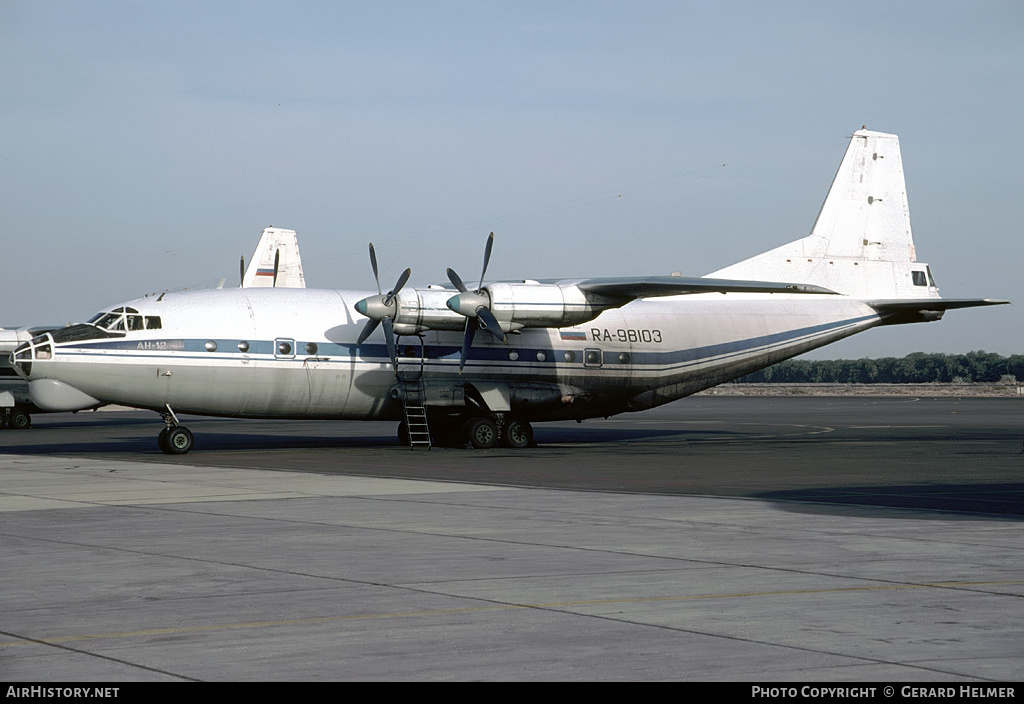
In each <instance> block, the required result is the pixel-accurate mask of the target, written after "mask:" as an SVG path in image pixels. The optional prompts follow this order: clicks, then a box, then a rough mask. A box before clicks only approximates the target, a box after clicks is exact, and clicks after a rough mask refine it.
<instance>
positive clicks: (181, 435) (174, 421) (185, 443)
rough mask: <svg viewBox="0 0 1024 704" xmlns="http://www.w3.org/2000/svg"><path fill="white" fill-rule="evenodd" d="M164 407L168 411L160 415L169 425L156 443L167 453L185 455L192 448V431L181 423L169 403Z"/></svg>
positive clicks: (161, 432) (162, 431)
mask: <svg viewBox="0 0 1024 704" xmlns="http://www.w3.org/2000/svg"><path fill="white" fill-rule="evenodd" d="M164 408H166V409H167V411H166V412H165V413H161V414H160V415H161V416H163V419H164V423H166V424H167V425H166V426H165V427H164V429H163V430H161V431H160V434H159V435H158V436H157V438H156V444H157V446H158V447H159V448H160V449H161V450H162V451H163V452H164V453H165V454H168V455H184V454H185V453H186V452H188V451H189V450H191V449H192V431H191V430H189V429H188V428H186V427H185V426H184V425H181V424H180V423H179V421H178V417H177V416H176V415H174V411H172V410H171V407H170V406H169V405H166V406H164Z"/></svg>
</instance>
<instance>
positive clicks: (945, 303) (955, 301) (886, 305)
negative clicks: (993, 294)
mask: <svg viewBox="0 0 1024 704" xmlns="http://www.w3.org/2000/svg"><path fill="white" fill-rule="evenodd" d="M1008 303H1009V301H1004V300H1001V299H998V298H894V299H891V300H883V301H868V305H869V306H871V307H872V308H874V309H875V310H877V311H878V312H879V313H905V312H916V311H926V310H927V311H945V310H953V309H955V308H975V307H977V306H1001V305H1004V304H1008Z"/></svg>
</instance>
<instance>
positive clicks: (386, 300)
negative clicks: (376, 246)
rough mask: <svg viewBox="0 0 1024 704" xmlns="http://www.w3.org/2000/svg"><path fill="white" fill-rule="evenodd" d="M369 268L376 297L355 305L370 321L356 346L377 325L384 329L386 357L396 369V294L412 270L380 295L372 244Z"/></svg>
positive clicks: (404, 273)
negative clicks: (374, 284) (375, 289)
mask: <svg viewBox="0 0 1024 704" xmlns="http://www.w3.org/2000/svg"><path fill="white" fill-rule="evenodd" d="M370 266H372V267H373V278H374V280H375V281H376V282H377V295H376V296H370V297H369V298H364V299H362V300H361V301H358V302H357V303H356V310H357V311H359V312H360V313H362V314H363V315H365V316H366V317H367V318H369V319H370V320H369V321H368V322H367V323H366V326H365V327H363V331H362V332H361V333H359V339H358V340H356V345H361V344H363V343H364V342H366V338H368V337H369V336H370V335H371V334H373V331H374V330H376V329H377V326H378V325H382V326H383V327H384V341H385V342H386V343H387V346H388V356H389V357H390V358H391V365H392V366H393V367H394V368H395V369H396V370H397V369H398V351H397V349H396V348H395V327H394V318H395V316H397V315H398V292H399V291H401V290H402V287H403V286H405V283H406V282H407V281H408V280H409V276H410V275H411V274H412V269H406V270H405V271H403V272H402V274H401V275H400V276H399V277H398V281H397V282H395V285H394V286H393V287H392V289H391V290H390V291H388V292H387V293H386V294H384V293H381V289H380V276H379V275H378V273H377V254H376V252H374V251H373V242H371V243H370Z"/></svg>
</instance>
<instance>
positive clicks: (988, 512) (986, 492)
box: [751, 482, 1024, 521]
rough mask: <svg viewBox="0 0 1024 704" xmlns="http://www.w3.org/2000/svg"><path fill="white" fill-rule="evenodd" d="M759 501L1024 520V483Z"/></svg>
mask: <svg viewBox="0 0 1024 704" xmlns="http://www.w3.org/2000/svg"><path fill="white" fill-rule="evenodd" d="M751 498H755V499H763V500H765V501H773V502H779V504H778V505H779V508H782V509H784V510H787V511H794V512H798V513H807V514H824V515H835V514H836V507H837V506H841V507H847V508H849V511H848V512H844V513H846V514H847V515H855V516H863V517H880V516H888V517H893V512H892V511H891V509H910V510H909V511H906V513H903V514H901V515H900V518H928V519H934V518H935V517H936V516H935V513H936V512H938V513H941V514H943V515H942V518H943V519H951V520H1007V521H1020V520H1024V483H1021V482H1008V483H1005V484H928V485H920V484H913V485H906V486H850V487H830V488H815V489H792V490H786V491H768V492H761V493H758V494H755V495H753V496H751Z"/></svg>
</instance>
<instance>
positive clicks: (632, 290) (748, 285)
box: [576, 276, 836, 299]
mask: <svg viewBox="0 0 1024 704" xmlns="http://www.w3.org/2000/svg"><path fill="white" fill-rule="evenodd" d="M576 286H577V287H579V289H580V290H582V291H587V292H588V293H595V294H598V295H602V296H611V297H613V298H629V299H633V298H653V297H655V296H679V295H682V294H687V293H824V294H833V295H836V292H835V291H831V290H829V289H827V288H823V287H821V286H811V285H808V284H793V283H782V282H776V281H738V280H733V279H706V278H703V277H696V276H643V277H638V278H630V277H611V278H597V279H583V280H581V281H578V282H576Z"/></svg>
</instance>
